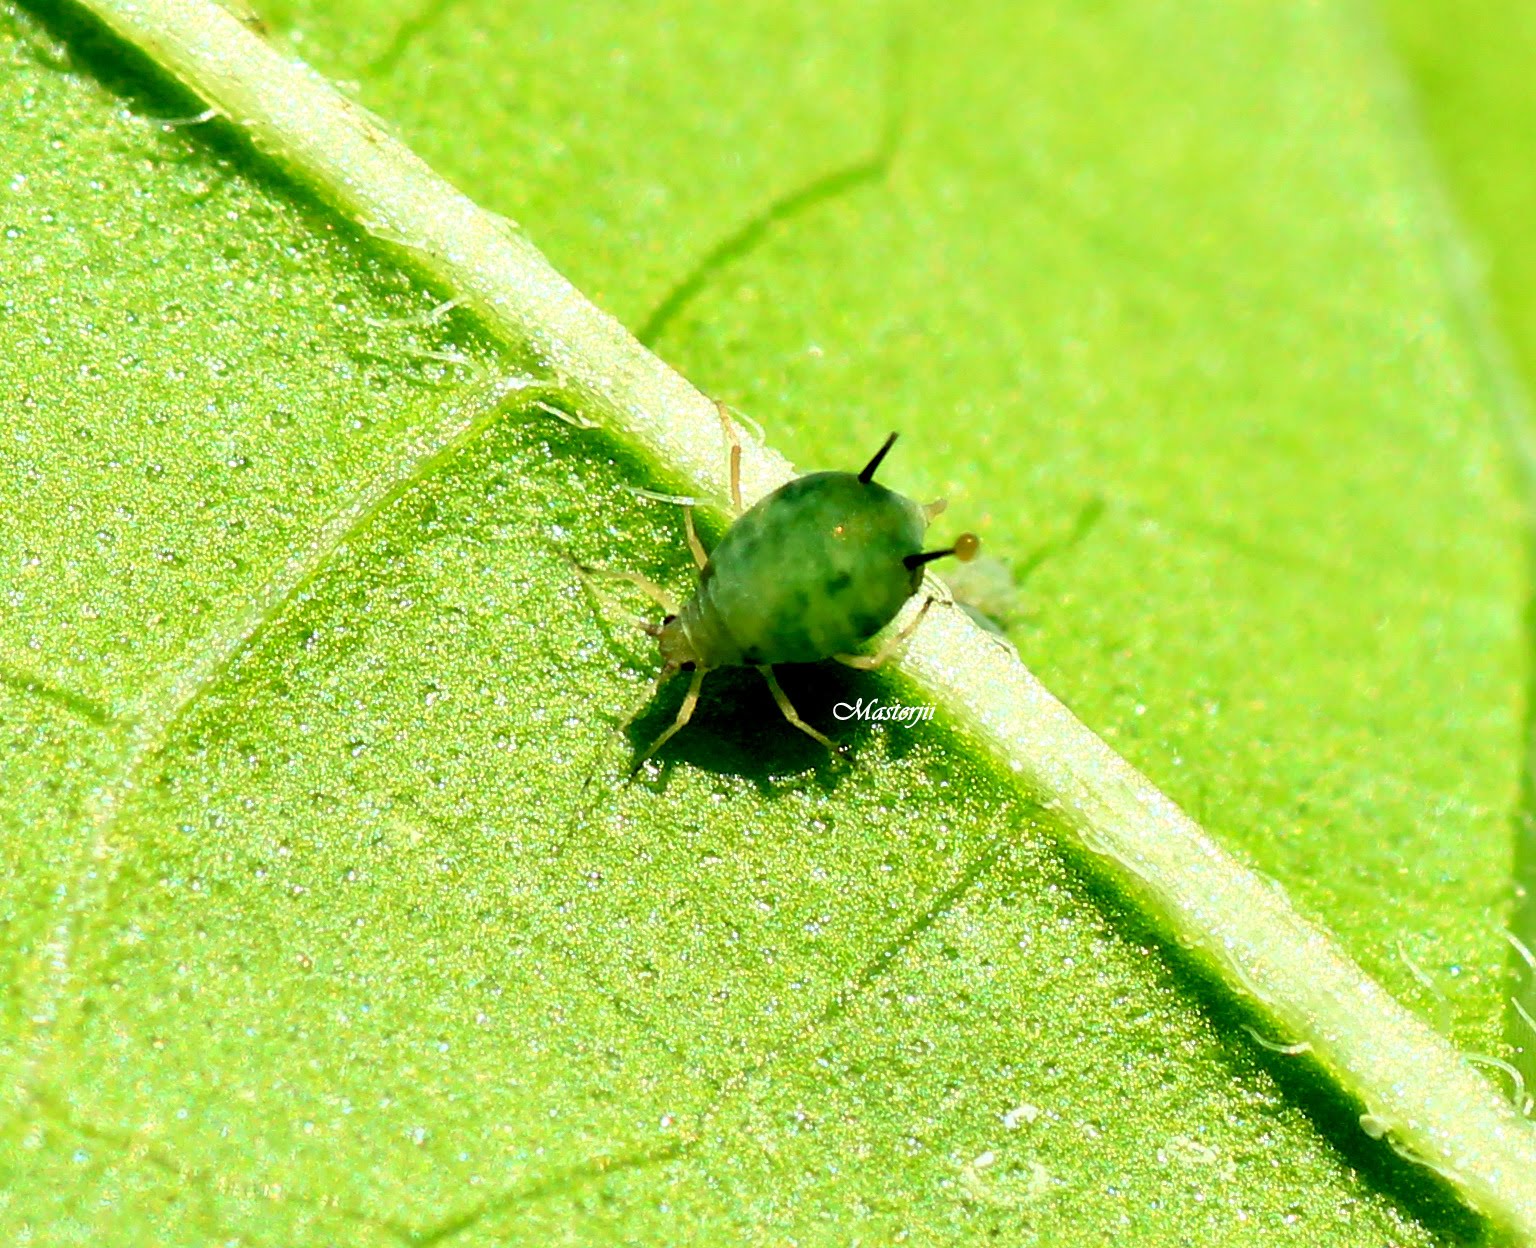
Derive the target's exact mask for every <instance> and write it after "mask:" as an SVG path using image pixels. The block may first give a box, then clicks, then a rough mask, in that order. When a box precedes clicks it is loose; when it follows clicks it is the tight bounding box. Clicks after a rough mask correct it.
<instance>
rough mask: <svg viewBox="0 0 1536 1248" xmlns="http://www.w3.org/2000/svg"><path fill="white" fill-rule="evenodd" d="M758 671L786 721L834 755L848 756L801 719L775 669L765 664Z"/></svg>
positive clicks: (834, 743)
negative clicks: (780, 684) (780, 685)
mask: <svg viewBox="0 0 1536 1248" xmlns="http://www.w3.org/2000/svg"><path fill="white" fill-rule="evenodd" d="M757 670H758V671H760V672H761V673H762V674H763V679H764V680H766V681H767V682H768V691H769V692H770V693H772V694H773V700H774V701H775V702H777V703H778V705H779V710H780V711H781V712H782V713H783V715H784V718H785V719H787V720H789V722H790V723H792V724H793V725H794V726H795V727H796V728H798V729H800V731H801V732H803V733H805V735H806V736H808V737H814V738H815V739H816V740H817V741H820V742H821V743H822V744H823V745H824V746H826V747H827V749H829V750H831V751H832V752H833V753H834V754H840V755H842V756H843V757H844V758H846V757H847V756H848V751H847V750H846V749H845V748H844V747H843V746H841V745H839V744H838V743H837V742H836V741H834V740H832V738H831V737H829V736H827V735H826V734H825V733H820V732H817V731H816V729H814V728H812V727H811V726H810V725H809V724H808V723H806V722H805V720H803V719H801V718H800V712H799V711H797V710H795V705H794V703H793V702H791V701H790V700H789V695H788V694H787V693H785V692H784V690H783V689H781V688H780V687H779V678H778V677H777V676H775V675H774V674H773V668H771V667H770V666H768V664H766V663H763V664H759V665H758V669H757Z"/></svg>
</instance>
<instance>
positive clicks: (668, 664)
mask: <svg viewBox="0 0 1536 1248" xmlns="http://www.w3.org/2000/svg"><path fill="white" fill-rule="evenodd" d="M656 645H657V647H658V648H659V649H660V650H661V664H662V666H661V675H660V676H658V677H657V678H656V683H657V684H658V685H661V684H664V683H665V682H666V681H667V679H668V678H669V677H670V676H671V675H672V674H673V673H674V672H691V671H693V669H694V668H695V667H696V666H698V662H699V656H698V653H697V652H696V651H695V650H694V648H693V642H692V641H690V640H689V639H688V634H687V633H685V632H684V631H683V622H682V621H681V620H680V619H678V618H677V616H675V615H669V616H667V617H666V618H665V619H664V620H662V622H661V627H660V628H658V629H657V630H656Z"/></svg>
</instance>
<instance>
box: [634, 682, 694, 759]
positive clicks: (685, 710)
mask: <svg viewBox="0 0 1536 1248" xmlns="http://www.w3.org/2000/svg"><path fill="white" fill-rule="evenodd" d="M708 670H709V669H708V668H706V667H696V668H694V669H693V679H692V680H690V681H689V682H688V692H687V693H686V694H684V695H683V704H682V705H681V706H680V707H678V708H677V718H676V719H674V720H673V721H672V726H671V727H670V728H668V729H667V730H666V731H665V732H664V733H662V734H661V736H659V737H657V738H656V740H654V741H652V742H651V748H650V749H648V750H647V751H646V752H645V753H644V754H642V755H640V757H639V759H638V760H637V761H636V763H635V765H634V766H633V767H631V768H630V769H629V774H630V775H631V776H633V775H634V774H635V773H636V772H637V771H639V770H640V768H641V767H643V766H644V765H645V761H646V759H648V758H650V756H651V755H652V754H654V753H656V751H657V750H659V749H661V747H662V746H664V745H665V744H666V743H667V742H668V741H670V740H671V739H672V736H673V734H674V733H676V732H677V731H678V729H680V728H682V727H683V726H684V725H685V724H686V723H687V722H688V721H689V720H690V719H692V718H693V708H694V707H696V706H697V705H698V704H699V687H700V686H701V685H702V684H703V683H704V673H705V672H707V671H708Z"/></svg>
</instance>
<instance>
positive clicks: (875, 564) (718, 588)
mask: <svg viewBox="0 0 1536 1248" xmlns="http://www.w3.org/2000/svg"><path fill="white" fill-rule="evenodd" d="M720 416H721V423H722V424H723V425H724V427H725V433H726V438H727V439H728V441H729V444H730V481H731V502H732V504H733V507H734V510H735V514H736V517H737V518H736V521H735V523H733V524H732V525H731V527H730V529H729V531H728V532H727V533H726V535H725V537H724V538H722V539H721V541H720V544H719V545H718V546H716V547H715V549H714V552H713V553H712V554H706V552H705V550H704V547H703V544H702V543H701V542H700V541H699V538H698V535H697V533H696V532H695V531H694V527H693V511H692V508H691V506H689V505H687V504H686V503H685V504H684V511H683V523H684V528H685V530H686V531H687V535H688V545H689V547H690V549H691V550H692V551H693V557H694V560H695V562H696V563H697V564H698V567H699V587H698V589H697V590H696V591H695V592H694V595H693V597H692V598H690V599H689V600H688V601H687V602H686V603H684V604H683V606H682V607H678V606H677V605H676V603H675V601H674V600H673V598H672V596H671V595H670V594H668V593H667V591H666V590H664V589H662V588H661V587H660V586H659V585H655V584H653V583H652V582H651V581H649V580H647V579H646V578H645V577H643V576H640V575H639V574H637V573H633V572H615V571H608V570H606V569H601V568H589V567H583V566H581V565H578V567H579V568H580V570H581V571H582V572H584V573H589V574H591V573H595V574H598V575H606V576H612V577H616V578H618V579H621V580H625V581H628V582H629V583H630V584H632V585H635V586H637V587H638V588H639V589H641V590H642V591H644V592H645V593H646V594H647V595H649V596H650V597H651V599H653V600H654V601H655V602H656V603H657V605H658V606H660V607H661V609H662V610H663V611H664V612H666V616H665V618H664V619H663V620H662V621H661V623H660V624H659V625H658V624H651V623H648V622H646V621H643V620H638V619H636V620H635V621H634V622H635V623H636V624H637V625H638V626H639V627H640V628H642V629H643V630H644V631H645V632H647V633H649V634H650V635H651V636H653V637H655V638H656V641H657V644H658V645H659V647H660V649H661V659H662V669H661V675H660V676H659V677H658V679H657V685H658V687H660V685H661V684H662V683H664V682H665V681H666V680H667V679H668V678H669V677H671V676H672V675H674V674H675V673H677V672H689V673H691V674H692V678H691V680H690V682H689V685H688V693H687V695H686V696H685V697H684V698H683V704H682V706H681V708H679V710H678V712H677V718H676V719H675V720H674V721H673V722H672V724H671V726H670V727H669V728H668V729H667V730H666V731H665V732H663V733H662V734H661V735H660V736H659V737H657V738H656V740H655V741H653V742H652V743H651V747H650V749H648V750H646V752H645V753H644V754H643V755H641V756H640V759H639V761H638V762H636V764H635V768H636V770H638V769H639V767H640V765H641V764H642V763H644V762H645V760H646V759H648V758H650V757H651V755H652V754H654V753H655V752H656V751H657V750H658V749H660V748H661V746H662V745H663V744H665V743H666V742H667V741H668V740H669V739H670V738H671V737H672V735H673V734H674V733H675V732H677V731H678V730H679V729H680V728H682V727H683V725H685V724H686V723H687V722H688V720H689V718H690V717H691V716H692V715H693V710H694V707H695V706H696V705H697V704H698V701H699V688H700V686H701V685H702V684H703V683H704V676H705V674H706V673H707V672H710V671H713V670H714V669H715V668H717V667H743V666H751V667H755V668H757V670H758V671H760V672H762V674H763V678H764V679H765V680H766V681H767V682H768V688H769V690H770V691H771V692H772V694H773V699H774V701H775V702H776V703H778V707H779V710H780V711H782V712H783V713H784V718H785V719H787V720H788V721H789V722H790V723H791V724H793V725H794V726H795V727H796V728H798V729H800V731H801V732H804V733H806V734H807V735H808V736H811V737H814V738H815V739H816V740H817V741H819V742H821V744H822V745H824V746H826V747H827V748H828V749H831V750H837V751H839V752H841V750H842V747H840V746H838V745H837V744H836V743H835V742H833V741H832V740H830V739H829V738H828V737H826V736H825V735H824V734H822V733H820V732H818V731H816V729H814V728H812V727H811V726H810V725H809V724H808V723H806V722H805V721H804V720H803V719H801V718H800V716H799V714H798V713H797V712H796V711H795V708H794V706H792V705H791V704H790V701H789V698H788V697H787V696H785V693H784V690H783V689H782V688H780V687H779V682H778V680H777V678H776V677H775V676H774V674H773V665H774V664H775V663H811V662H815V661H816V660H818V659H829V658H830V659H836V660H837V661H838V662H840V663H845V664H847V665H848V666H850V667H858V668H866V669H867V668H874V667H878V666H879V665H880V664H881V663H882V662H884V661H885V660H886V659H887V658H888V657H889V656H890V655H891V653H892V652H893V651H894V650H895V649H896V648H897V647H898V646H899V645H900V644H901V643H902V642H903V641H905V640H906V638H907V637H908V636H909V635H910V634H911V632H912V630H913V629H914V628H916V627H917V624H918V621H919V620H921V619H922V615H923V612H925V611H927V609H928V607H929V606H930V605H932V599H929V600H927V601H925V602H924V603H923V606H922V610H920V611H919V612H918V614H917V616H916V618H914V619H913V621H912V622H911V623H910V624H909V625H907V627H906V628H904V629H903V630H902V631H901V632H900V633H899V634H898V635H897V636H895V637H893V638H891V639H890V640H889V641H888V642H887V643H886V644H885V645H884V646H882V647H881V648H880V650H879V651H878V652H877V653H875V654H873V655H865V654H855V653H852V652H853V651H854V650H856V649H857V648H858V647H859V646H861V645H863V644H864V643H865V642H867V641H868V640H869V639H870V638H871V637H873V636H874V635H875V634H876V633H878V632H879V631H880V630H881V629H882V628H884V627H885V626H886V625H887V624H889V623H890V622H891V621H892V620H893V619H895V618H896V615H897V613H898V612H900V610H901V608H902V607H903V605H905V603H906V602H907V600H908V599H909V598H911V597H912V595H913V594H915V593H916V592H917V590H918V587H919V586H920V585H921V584H922V579H923V565H924V564H926V563H929V562H931V561H932V560H934V559H939V558H942V557H943V556H945V555H954V556H955V557H956V558H958V559H961V560H969V559H970V558H972V557H973V556H974V555H975V553H976V551H977V549H978V546H979V543H978V541H977V539H976V537H975V536H974V535H973V534H970V533H965V534H962V535H961V536H960V537H958V538H957V539H956V540H955V544H954V545H953V546H951V547H947V548H946V549H944V550H928V551H925V550H923V549H922V545H923V531H924V530H925V529H926V528H927V527H928V523H929V521H930V520H932V519H933V518H934V517H935V516H937V515H938V514H939V513H940V512H941V511H943V509H944V501H943V500H942V499H940V500H939V501H937V502H934V503H929V504H927V505H926V506H923V505H920V504H918V503H915V502H913V501H912V500H911V499H910V498H906V497H905V496H903V495H901V494H898V493H896V491H894V490H890V489H887V488H886V487H885V486H883V485H881V484H879V483H878V482H877V481H876V480H875V479H874V477H875V470H876V469H877V468H879V466H880V461H881V460H883V459H884V458H885V456H886V452H888V451H889V450H890V449H891V445H892V444H893V443H894V442H895V441H896V435H895V434H894V433H893V434H891V436H890V437H888V438H887V439H886V440H885V443H884V445H883V446H881V448H880V449H879V450H878V451H876V452H875V456H874V458H873V459H871V460H870V461H869V463H868V464H866V465H865V466H864V470H863V471H862V472H857V473H853V472H813V473H809V474H808V475H806V476H803V477H797V478H796V479H795V480H793V481H791V482H789V483H788V484H786V485H782V486H780V487H779V488H778V489H776V490H774V491H773V492H772V493H771V494H768V495H767V496H766V497H764V498H762V499H759V500H758V502H756V503H755V504H753V506H752V507H751V508H750V509H749V510H747V511H745V512H743V510H742V503H741V444H740V442H739V441H738V440H737V438H736V434H735V430H734V429H733V428H732V426H731V424H730V421H729V419H728V418H727V417H726V414H725V410H724V408H723V407H722V409H721V414H720Z"/></svg>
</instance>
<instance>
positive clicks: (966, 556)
mask: <svg viewBox="0 0 1536 1248" xmlns="http://www.w3.org/2000/svg"><path fill="white" fill-rule="evenodd" d="M980 549H981V539H980V538H979V537H977V536H976V534H974V533H962V534H960V536H959V537H957V538H955V544H954V545H953V546H951V547H949V548H948V549H947V550H924V551H919V552H918V553H917V554H915V555H907V556H905V557H904V558H903V559H902V563H904V564H906V565H907V567H908V568H911V569H917V568H920V567H922V566H923V564H925V563H932V562H933V561H934V560H935V559H943V558H946V557H947V556H949V555H953V556H954V557H955V558H956V559H958V560H960V562H961V563H969V562H970V561H971V560H972V559H974V558H976V552H977V551H978V550H980Z"/></svg>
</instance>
